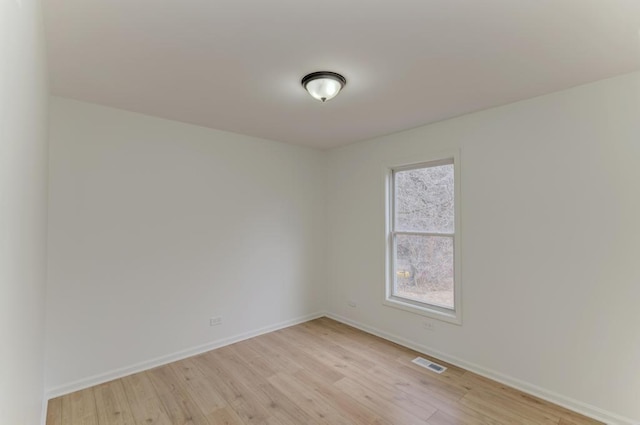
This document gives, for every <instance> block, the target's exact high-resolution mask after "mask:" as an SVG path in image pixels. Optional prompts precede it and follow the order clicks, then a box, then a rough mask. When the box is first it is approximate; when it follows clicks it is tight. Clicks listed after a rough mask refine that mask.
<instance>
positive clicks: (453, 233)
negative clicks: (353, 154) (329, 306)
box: [385, 154, 461, 323]
mask: <svg viewBox="0 0 640 425" xmlns="http://www.w3.org/2000/svg"><path fill="white" fill-rule="evenodd" d="M457 162H458V161H457V155H456V154H452V155H450V156H446V157H444V158H438V159H436V160H433V161H428V162H423V163H419V164H412V165H404V166H400V167H393V168H391V169H389V170H388V175H387V178H388V183H387V189H388V190H387V195H388V196H387V199H388V208H387V241H388V243H387V245H388V246H387V253H388V255H387V264H388V267H387V272H388V273H387V282H386V289H385V304H387V305H391V306H394V307H399V308H402V309H405V310H409V311H412V312H415V313H419V314H423V315H426V316H430V317H434V318H437V319H442V320H446V321H449V322H453V323H460V322H461V315H460V273H459V269H460V255H459V246H460V243H459V239H460V237H459V226H458V218H459V214H458V211H459V205H458V204H459V195H458V192H459V190H458V185H459V178H458V176H457V168H458V164H457Z"/></svg>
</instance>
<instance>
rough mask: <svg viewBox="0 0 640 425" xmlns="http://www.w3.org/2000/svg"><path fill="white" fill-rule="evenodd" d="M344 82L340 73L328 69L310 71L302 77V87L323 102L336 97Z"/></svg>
mask: <svg viewBox="0 0 640 425" xmlns="http://www.w3.org/2000/svg"><path fill="white" fill-rule="evenodd" d="M345 84H347V80H346V79H345V78H344V77H343V76H342V75H340V74H336V73H335V72H329V71H320V72H312V73H311V74H308V75H305V76H304V77H303V78H302V87H304V88H305V89H306V90H307V91H308V92H309V94H310V95H311V96H313V97H314V98H315V99H318V100H319V101H320V102H323V103H324V102H326V101H327V100H331V99H333V98H334V97H336V95H337V94H338V93H340V90H342V88H343V87H344V86H345Z"/></svg>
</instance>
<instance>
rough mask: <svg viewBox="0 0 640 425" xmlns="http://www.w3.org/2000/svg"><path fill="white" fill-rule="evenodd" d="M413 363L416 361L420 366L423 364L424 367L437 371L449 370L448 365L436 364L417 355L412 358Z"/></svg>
mask: <svg viewBox="0 0 640 425" xmlns="http://www.w3.org/2000/svg"><path fill="white" fill-rule="evenodd" d="M411 363H415V364H417V365H418V366H422V367H424V368H427V369H429V370H432V371H433V372H435V373H442V372H444V371H445V370H447V368H446V367H444V366H440V365H439V364H436V363H434V362H430V361H429V360H427V359H423V358H422V357H416V358H415V359H413V360H411Z"/></svg>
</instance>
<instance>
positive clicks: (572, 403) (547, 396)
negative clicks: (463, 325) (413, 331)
mask: <svg viewBox="0 0 640 425" xmlns="http://www.w3.org/2000/svg"><path fill="white" fill-rule="evenodd" d="M325 316H326V317H329V318H331V319H334V320H337V321H338V322H341V323H344V324H346V325H349V326H353V327H354V328H357V329H360V330H362V331H365V332H368V333H370V334H373V335H376V336H379V337H380V338H384V339H386V340H389V341H391V342H395V343H396V344H399V345H402V346H404V347H407V348H410V349H412V350H415V351H418V352H420V353H423V354H426V355H428V356H431V357H435V358H437V359H440V360H442V361H444V362H447V363H451V364H453V365H455V366H458V367H461V368H463V369H466V370H468V371H471V372H473V373H477V374H478V375H482V376H484V377H485V378H489V379H492V380H494V381H497V382H500V383H502V384H505V385H508V386H510V387H512V388H515V389H518V390H520V391H522V392H525V393H527V394H531V395H533V396H535V397H538V398H541V399H543V400H546V401H549V402H551V403H554V404H557V405H559V406H562V407H565V408H567V409H569V410H573V411H574V412H577V413H580V414H583V415H585V416H588V417H590V418H593V419H595V420H598V421H602V422H605V423H607V424H610V425H640V422H638V421H634V420H632V419H629V418H625V417H622V416H620V415H618V414H615V413H613V412H608V411H606V410H604V409H600V408H598V407H595V406H591V405H589V404H587V403H583V402H581V401H578V400H575V399H572V398H570V397H565V396H563V395H561V394H558V393H555V392H553V391H549V390H546V389H544V388H541V387H538V386H536V385H533V384H530V383H528V382H525V381H522V380H520V379H516V378H513V377H511V376H507V375H504V374H502V373H500V372H497V371H495V370H491V369H487V368H485V367H482V366H480V365H477V364H475V363H471V362H468V361H466V360H463V359H460V358H458V357H455V356H450V355H448V354H446V353H443V352H441V351H438V350H434V349H432V348H430V347H427V346H426V345H422V344H417V343H415V342H413V341H410V340H408V339H405V338H402V337H400V336H397V335H394V334H392V333H389V332H385V331H383V330H380V329H377V328H374V327H372V326H369V325H365V324H363V323H360V322H358V321H355V320H352V319H349V318H346V317H343V316H340V315H338V314H334V313H330V312H327V313H326V314H325Z"/></svg>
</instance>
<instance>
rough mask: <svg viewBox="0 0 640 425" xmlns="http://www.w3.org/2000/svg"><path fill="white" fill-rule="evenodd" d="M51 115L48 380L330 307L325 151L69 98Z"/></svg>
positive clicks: (86, 375)
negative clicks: (212, 322) (214, 323)
mask: <svg viewBox="0 0 640 425" xmlns="http://www.w3.org/2000/svg"><path fill="white" fill-rule="evenodd" d="M247 119H251V118H250V117H247ZM50 122H51V125H50V143H51V154H50V193H51V194H50V210H49V211H50V212H49V226H50V234H49V278H48V296H47V308H48V310H47V315H48V316H47V355H46V371H47V372H46V388H47V390H49V391H53V392H57V393H59V392H60V391H65V390H69V389H72V388H74V387H78V386H83V385H86V384H90V383H92V382H95V381H96V380H101V379H105V378H109V377H111V376H113V375H110V373H111V372H114V371H115V372H118V371H121V372H122V371H125V372H126V371H127V369H126V368H127V367H130V366H135V365H136V364H138V363H144V362H148V361H149V360H150V359H154V358H157V357H160V356H166V355H171V354H173V353H176V352H179V351H180V350H185V349H190V348H193V347H197V346H199V345H201V344H207V343H209V342H212V341H220V340H222V339H224V338H231V337H234V336H237V335H240V334H243V333H245V332H252V331H255V330H257V329H260V328H264V327H268V326H271V325H277V324H279V323H282V322H287V321H291V320H295V319H298V318H302V317H305V316H307V315H310V314H314V313H318V312H321V311H323V310H324V308H325V304H326V286H325V279H324V275H325V270H326V264H325V249H326V244H325V241H326V236H325V229H326V210H325V207H324V206H325V199H324V194H325V170H326V168H325V167H326V157H325V155H324V154H323V153H322V152H319V151H314V150H311V149H308V148H302V147H296V146H292V145H287V144H283V143H277V142H271V141H267V140H260V139H255V138H250V137H245V136H240V135H236V134H231V133H226V132H222V131H216V130H211V129H206V128H202V127H197V126H193V125H188V124H183V123H178V122H173V121H168V120H163V119H158V118H152V117H149V116H144V115H139V114H134V113H130V112H125V111H121V110H117V109H111V108H106V107H101V106H97V105H93V104H87V103H81V102H76V101H72V100H67V99H62V98H53V99H52V101H51V120H50ZM217 315H220V316H222V317H223V324H222V325H221V326H218V327H209V318H210V317H211V316H217ZM145 364H147V363H145ZM147 365H148V364H147ZM123 368H124V369H123Z"/></svg>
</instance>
